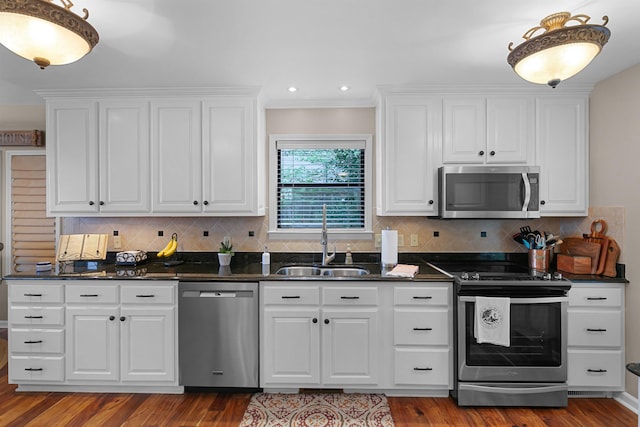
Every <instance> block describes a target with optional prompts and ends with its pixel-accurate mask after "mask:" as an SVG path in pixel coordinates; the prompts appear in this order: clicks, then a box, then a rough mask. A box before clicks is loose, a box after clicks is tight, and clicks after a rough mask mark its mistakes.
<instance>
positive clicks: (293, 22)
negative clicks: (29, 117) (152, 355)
mask: <svg viewBox="0 0 640 427" xmlns="http://www.w3.org/2000/svg"><path fill="white" fill-rule="evenodd" d="M54 1H55V2H57V3H59V0H54ZM82 8H87V9H88V10H89V13H90V15H89V22H90V23H91V24H92V25H93V26H94V27H95V28H96V29H97V30H98V33H99V34H100V42H99V43H98V45H97V46H96V48H95V49H94V50H93V52H91V53H90V54H89V55H87V56H86V57H85V58H83V59H81V60H80V61H78V62H76V63H74V64H70V65H65V66H57V67H53V66H52V67H49V68H48V69H46V70H44V71H43V70H40V69H39V68H38V67H37V66H36V65H35V64H33V63H30V62H29V61H27V60H25V59H22V58H20V57H18V56H16V55H15V54H13V53H12V52H10V51H8V50H7V49H6V48H4V47H3V46H0V104H37V103H41V102H42V100H41V98H40V97H39V96H38V95H37V94H35V93H34V90H37V89H67V88H153V87H219V86H259V87H261V88H262V93H263V95H264V99H265V103H266V105H267V106H306V105H308V106H311V105H366V104H370V103H371V97H372V95H373V93H374V92H375V88H376V86H378V85H429V86H431V85H436V86H440V85H443V86H447V85H448V86H450V85H487V86H493V85H507V86H510V85H513V86H518V87H531V86H536V87H538V88H539V90H540V91H550V90H552V89H550V88H548V87H546V86H537V85H532V84H530V83H527V82H524V81H523V80H521V79H520V78H519V77H518V76H517V75H516V74H515V73H514V72H513V71H512V69H511V67H510V66H509V65H508V64H507V62H506V58H507V54H508V49H507V46H508V44H509V42H514V43H515V44H516V45H517V44H519V43H520V42H521V41H522V35H523V34H524V33H525V32H526V31H527V30H528V29H529V28H531V27H534V26H536V25H538V24H539V22H540V20H541V19H542V18H543V17H545V16H547V15H549V14H552V13H555V12H560V11H568V12H572V13H574V14H576V13H584V14H587V15H589V16H591V23H595V24H600V23H602V16H603V15H608V16H609V24H608V25H607V26H608V27H609V28H610V30H611V39H610V40H609V43H608V44H607V45H606V46H605V48H604V49H603V51H602V53H601V54H600V56H598V57H597V58H596V59H595V60H594V61H593V63H591V64H590V65H589V66H588V67H587V68H586V69H585V70H584V71H583V72H582V73H580V74H578V75H577V76H575V77H573V78H571V79H570V80H567V81H566V82H564V83H562V84H561V86H562V85H565V86H567V85H569V86H570V85H573V84H579V85H591V84H595V83H597V82H598V81H600V80H602V79H604V78H607V77H609V76H611V75H613V74H616V73H618V72H620V71H622V70H624V69H626V68H629V67H630V66H633V65H635V64H638V63H640V20H639V18H640V1H639V0H581V1H580V0H527V1H521V0H475V1H473V0H186V1H171V0H76V1H75V5H74V7H73V8H72V10H73V11H74V12H76V13H80V14H81V13H82ZM291 85H294V86H296V87H298V88H299V90H298V92H296V93H293V94H292V93H289V92H288V91H287V88H288V87H289V86H291ZM341 85H348V86H350V87H351V90H350V91H348V92H345V93H342V92H340V91H339V87H340V86H341Z"/></svg>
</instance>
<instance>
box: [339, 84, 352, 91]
mask: <svg viewBox="0 0 640 427" xmlns="http://www.w3.org/2000/svg"><path fill="white" fill-rule="evenodd" d="M349 89H351V88H350V87H349V86H347V85H342V86H340V90H341V91H343V92H346V91H348V90H349Z"/></svg>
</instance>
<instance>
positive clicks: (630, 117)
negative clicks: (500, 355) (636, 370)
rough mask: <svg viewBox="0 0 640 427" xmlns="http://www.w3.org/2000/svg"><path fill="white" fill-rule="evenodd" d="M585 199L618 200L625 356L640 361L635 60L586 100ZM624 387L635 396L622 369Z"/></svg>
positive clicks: (639, 96) (639, 95) (639, 100)
mask: <svg viewBox="0 0 640 427" xmlns="http://www.w3.org/2000/svg"><path fill="white" fill-rule="evenodd" d="M590 115H591V117H590V120H589V123H590V144H591V147H590V156H591V164H590V170H591V175H590V182H589V185H590V200H591V205H596V206H624V207H625V213H626V219H625V221H624V223H625V224H626V230H625V233H624V234H625V239H624V246H623V247H622V252H621V262H623V263H625V264H626V270H627V271H626V277H627V279H629V281H630V282H631V283H630V284H629V285H628V286H627V292H626V318H625V321H626V346H627V352H626V358H625V360H626V362H627V363H628V362H639V361H640V335H639V334H638V332H637V331H638V329H637V328H638V327H640V309H639V308H638V306H639V305H640V289H639V288H638V287H637V282H638V281H639V280H640V263H638V259H639V257H640V190H639V189H638V183H639V182H640V164H639V162H638V160H640V64H639V65H636V66H634V67H632V68H629V69H627V70H625V71H623V72H622V73H620V74H617V75H615V76H612V77H610V78H608V79H606V80H603V81H602V82H600V83H598V84H597V85H596V87H595V88H594V90H593V92H592V94H591V103H590ZM626 375H627V377H626V389H627V392H628V393H630V394H633V395H634V396H636V397H637V395H638V393H637V378H636V377H635V376H634V375H632V374H630V373H627V374H626Z"/></svg>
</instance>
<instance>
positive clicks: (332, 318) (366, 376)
mask: <svg viewBox="0 0 640 427" xmlns="http://www.w3.org/2000/svg"><path fill="white" fill-rule="evenodd" d="M298 283H299V282H298ZM314 283H315V284H314V285H303V286H301V285H297V284H291V282H289V283H287V282H263V283H262V284H261V292H262V294H261V334H260V337H261V338H260V339H261V379H260V386H261V387H264V388H268V387H300V386H302V387H306V386H314V387H328V388H330V387H337V386H346V385H353V384H367V385H370V386H375V385H376V382H377V379H376V378H377V373H378V370H379V367H378V365H377V360H378V358H377V350H378V346H377V339H378V317H377V310H378V308H377V304H378V298H377V287H376V286H375V285H374V286H372V285H371V284H370V283H365V282H353V285H351V284H350V285H348V286H346V285H343V286H340V287H332V286H331V283H332V282H320V283H319V282H314ZM333 283H335V282H333Z"/></svg>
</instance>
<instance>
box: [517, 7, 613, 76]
mask: <svg viewBox="0 0 640 427" xmlns="http://www.w3.org/2000/svg"><path fill="white" fill-rule="evenodd" d="M589 19H591V18H590V17H589V16H587V15H575V16H571V14H570V13H569V12H559V13H554V14H553V15H549V16H547V17H546V18H544V19H543V20H542V21H540V25H539V26H537V27H534V28H531V29H530V30H529V31H527V32H526V33H525V34H524V35H523V36H522V38H523V39H525V41H524V42H523V43H522V44H520V45H519V46H517V47H516V48H515V49H512V46H513V42H511V43H509V50H510V51H511V53H509V56H508V57H507V62H508V63H509V65H511V67H513V70H514V71H515V72H516V73H517V74H518V75H519V76H520V77H522V78H523V79H525V80H527V81H530V82H532V83H538V84H548V85H549V86H551V87H553V88H555V87H556V86H557V85H558V83H560V82H561V81H563V80H566V79H568V78H569V77H572V76H574V75H576V74H578V73H579V72H580V71H582V69H584V68H585V67H586V66H587V65H589V63H590V62H591V61H592V60H593V58H595V57H596V56H597V55H598V54H599V53H600V51H601V50H602V47H603V46H604V45H605V44H606V43H607V41H608V40H609V36H610V35H611V31H609V29H608V28H606V27H605V25H607V23H608V22H609V18H608V17H607V16H604V17H602V20H603V21H604V23H603V24H602V25H592V24H587V22H588V21H589ZM570 21H577V22H579V23H580V24H579V25H571V26H565V24H567V23H568V22H570ZM538 30H544V31H545V32H544V33H542V34H540V35H538V36H535V37H534V35H535V33H536V32H538Z"/></svg>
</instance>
